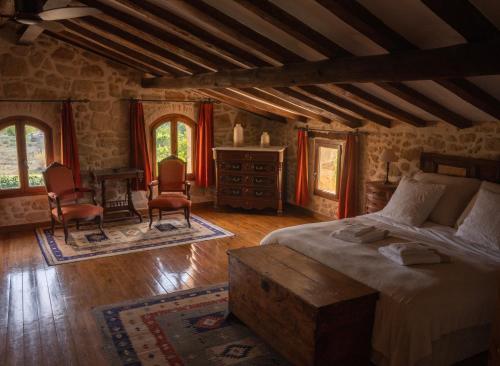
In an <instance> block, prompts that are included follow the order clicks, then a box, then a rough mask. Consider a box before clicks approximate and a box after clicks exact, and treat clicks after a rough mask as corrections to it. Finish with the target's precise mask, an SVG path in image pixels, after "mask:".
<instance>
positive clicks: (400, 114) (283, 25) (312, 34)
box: [236, 0, 425, 127]
mask: <svg viewBox="0 0 500 366" xmlns="http://www.w3.org/2000/svg"><path fill="white" fill-rule="evenodd" d="M236 1H237V2H238V3H239V4H240V5H242V6H244V7H245V8H246V9H248V10H250V11H252V12H253V13H254V14H256V15H258V16H260V17H261V18H263V19H265V20H266V21H267V22H269V23H271V24H273V25H274V26H276V27H278V28H280V29H281V30H283V31H284V32H287V33H289V34H291V35H292V36H293V37H295V38H296V39H298V40H300V41H301V42H303V43H305V44H307V45H308V46H309V47H312V48H313V49H314V50H316V51H318V52H320V53H322V54H324V55H325V56H328V57H329V58H336V57H348V56H353V54H352V53H351V52H349V51H347V50H346V49H345V48H343V47H341V46H339V45H338V44H336V43H335V42H333V41H332V40H330V39H329V38H327V37H325V36H324V35H323V34H321V33H319V32H318V31H316V30H315V29H313V28H311V27H310V26H309V25H307V24H305V23H303V22H302V21H300V20H299V19H297V18H295V17H294V16H292V15H290V14H289V13H287V12H286V11H284V10H283V9H281V8H280V7H278V6H276V5H274V4H273V3H271V2H270V1H268V0H236ZM345 86H346V87H349V88H350V91H349V94H350V95H349V97H354V98H355V99H356V100H357V101H358V102H360V103H362V104H366V105H369V106H373V108H375V109H376V110H378V111H381V112H382V113H385V114H388V115H390V116H392V117H394V118H396V119H398V120H400V121H403V122H407V123H410V124H412V125H414V126H420V127H422V126H425V122H424V121H423V120H422V119H420V118H418V117H417V116H413V115H412V114H411V113H408V112H405V111H403V110H401V109H399V108H397V107H395V106H393V105H391V104H390V103H387V102H385V101H383V100H381V99H379V98H377V97H375V96H372V95H370V94H369V93H367V92H364V91H363V90H361V89H359V88H357V87H355V86H350V85H347V84H346V85H345Z"/></svg>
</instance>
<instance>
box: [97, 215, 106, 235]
mask: <svg viewBox="0 0 500 366" xmlns="http://www.w3.org/2000/svg"><path fill="white" fill-rule="evenodd" d="M96 220H97V226H98V227H99V231H100V232H101V234H102V235H105V234H104V230H103V228H102V221H103V220H102V217H101V216H97V218H96Z"/></svg>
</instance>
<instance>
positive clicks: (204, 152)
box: [195, 103, 214, 187]
mask: <svg viewBox="0 0 500 366" xmlns="http://www.w3.org/2000/svg"><path fill="white" fill-rule="evenodd" d="M213 111H214V105H213V104H212V103H202V104H201V105H200V111H199V114H198V125H197V129H196V159H195V162H196V168H195V182H196V185H197V186H198V187H209V186H211V185H212V184H213V181H214V161H213V154H212V148H213V147H214V124H213Z"/></svg>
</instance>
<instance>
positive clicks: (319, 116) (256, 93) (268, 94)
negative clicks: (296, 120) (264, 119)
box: [240, 88, 331, 123]
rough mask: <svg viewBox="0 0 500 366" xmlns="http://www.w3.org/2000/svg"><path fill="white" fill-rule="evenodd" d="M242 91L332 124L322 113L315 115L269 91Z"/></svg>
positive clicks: (250, 89)
mask: <svg viewBox="0 0 500 366" xmlns="http://www.w3.org/2000/svg"><path fill="white" fill-rule="evenodd" d="M240 90H241V91H243V92H245V93H246V94H249V95H252V96H254V97H256V98H259V99H262V100H265V101H267V102H270V103H273V104H275V105H277V106H279V107H282V108H286V109H289V110H291V111H293V112H295V113H298V114H301V115H303V116H305V117H308V118H312V119H315V120H317V121H320V122H323V123H331V119H330V118H328V117H326V116H323V115H322V114H320V113H315V112H313V111H311V110H310V109H308V108H305V107H303V106H301V105H298V104H296V103H292V102H290V101H289V100H287V99H285V98H281V97H279V96H277V95H276V93H272V92H269V91H265V90H261V89H256V88H244V89H240Z"/></svg>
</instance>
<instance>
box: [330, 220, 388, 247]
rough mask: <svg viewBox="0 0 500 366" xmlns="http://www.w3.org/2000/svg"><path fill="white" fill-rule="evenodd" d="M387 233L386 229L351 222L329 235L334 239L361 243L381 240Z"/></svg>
mask: <svg viewBox="0 0 500 366" xmlns="http://www.w3.org/2000/svg"><path fill="white" fill-rule="evenodd" d="M388 233H389V232H388V231H387V230H381V229H377V228H376V227H374V226H367V225H361V224H352V225H349V226H347V227H345V228H342V229H339V230H336V231H334V232H333V233H331V234H330V235H331V236H332V237H334V238H336V239H340V240H344V241H348V242H351V243H358V244H363V243H371V242H374V241H377V240H382V239H384V238H385V237H386V236H387V234H388Z"/></svg>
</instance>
